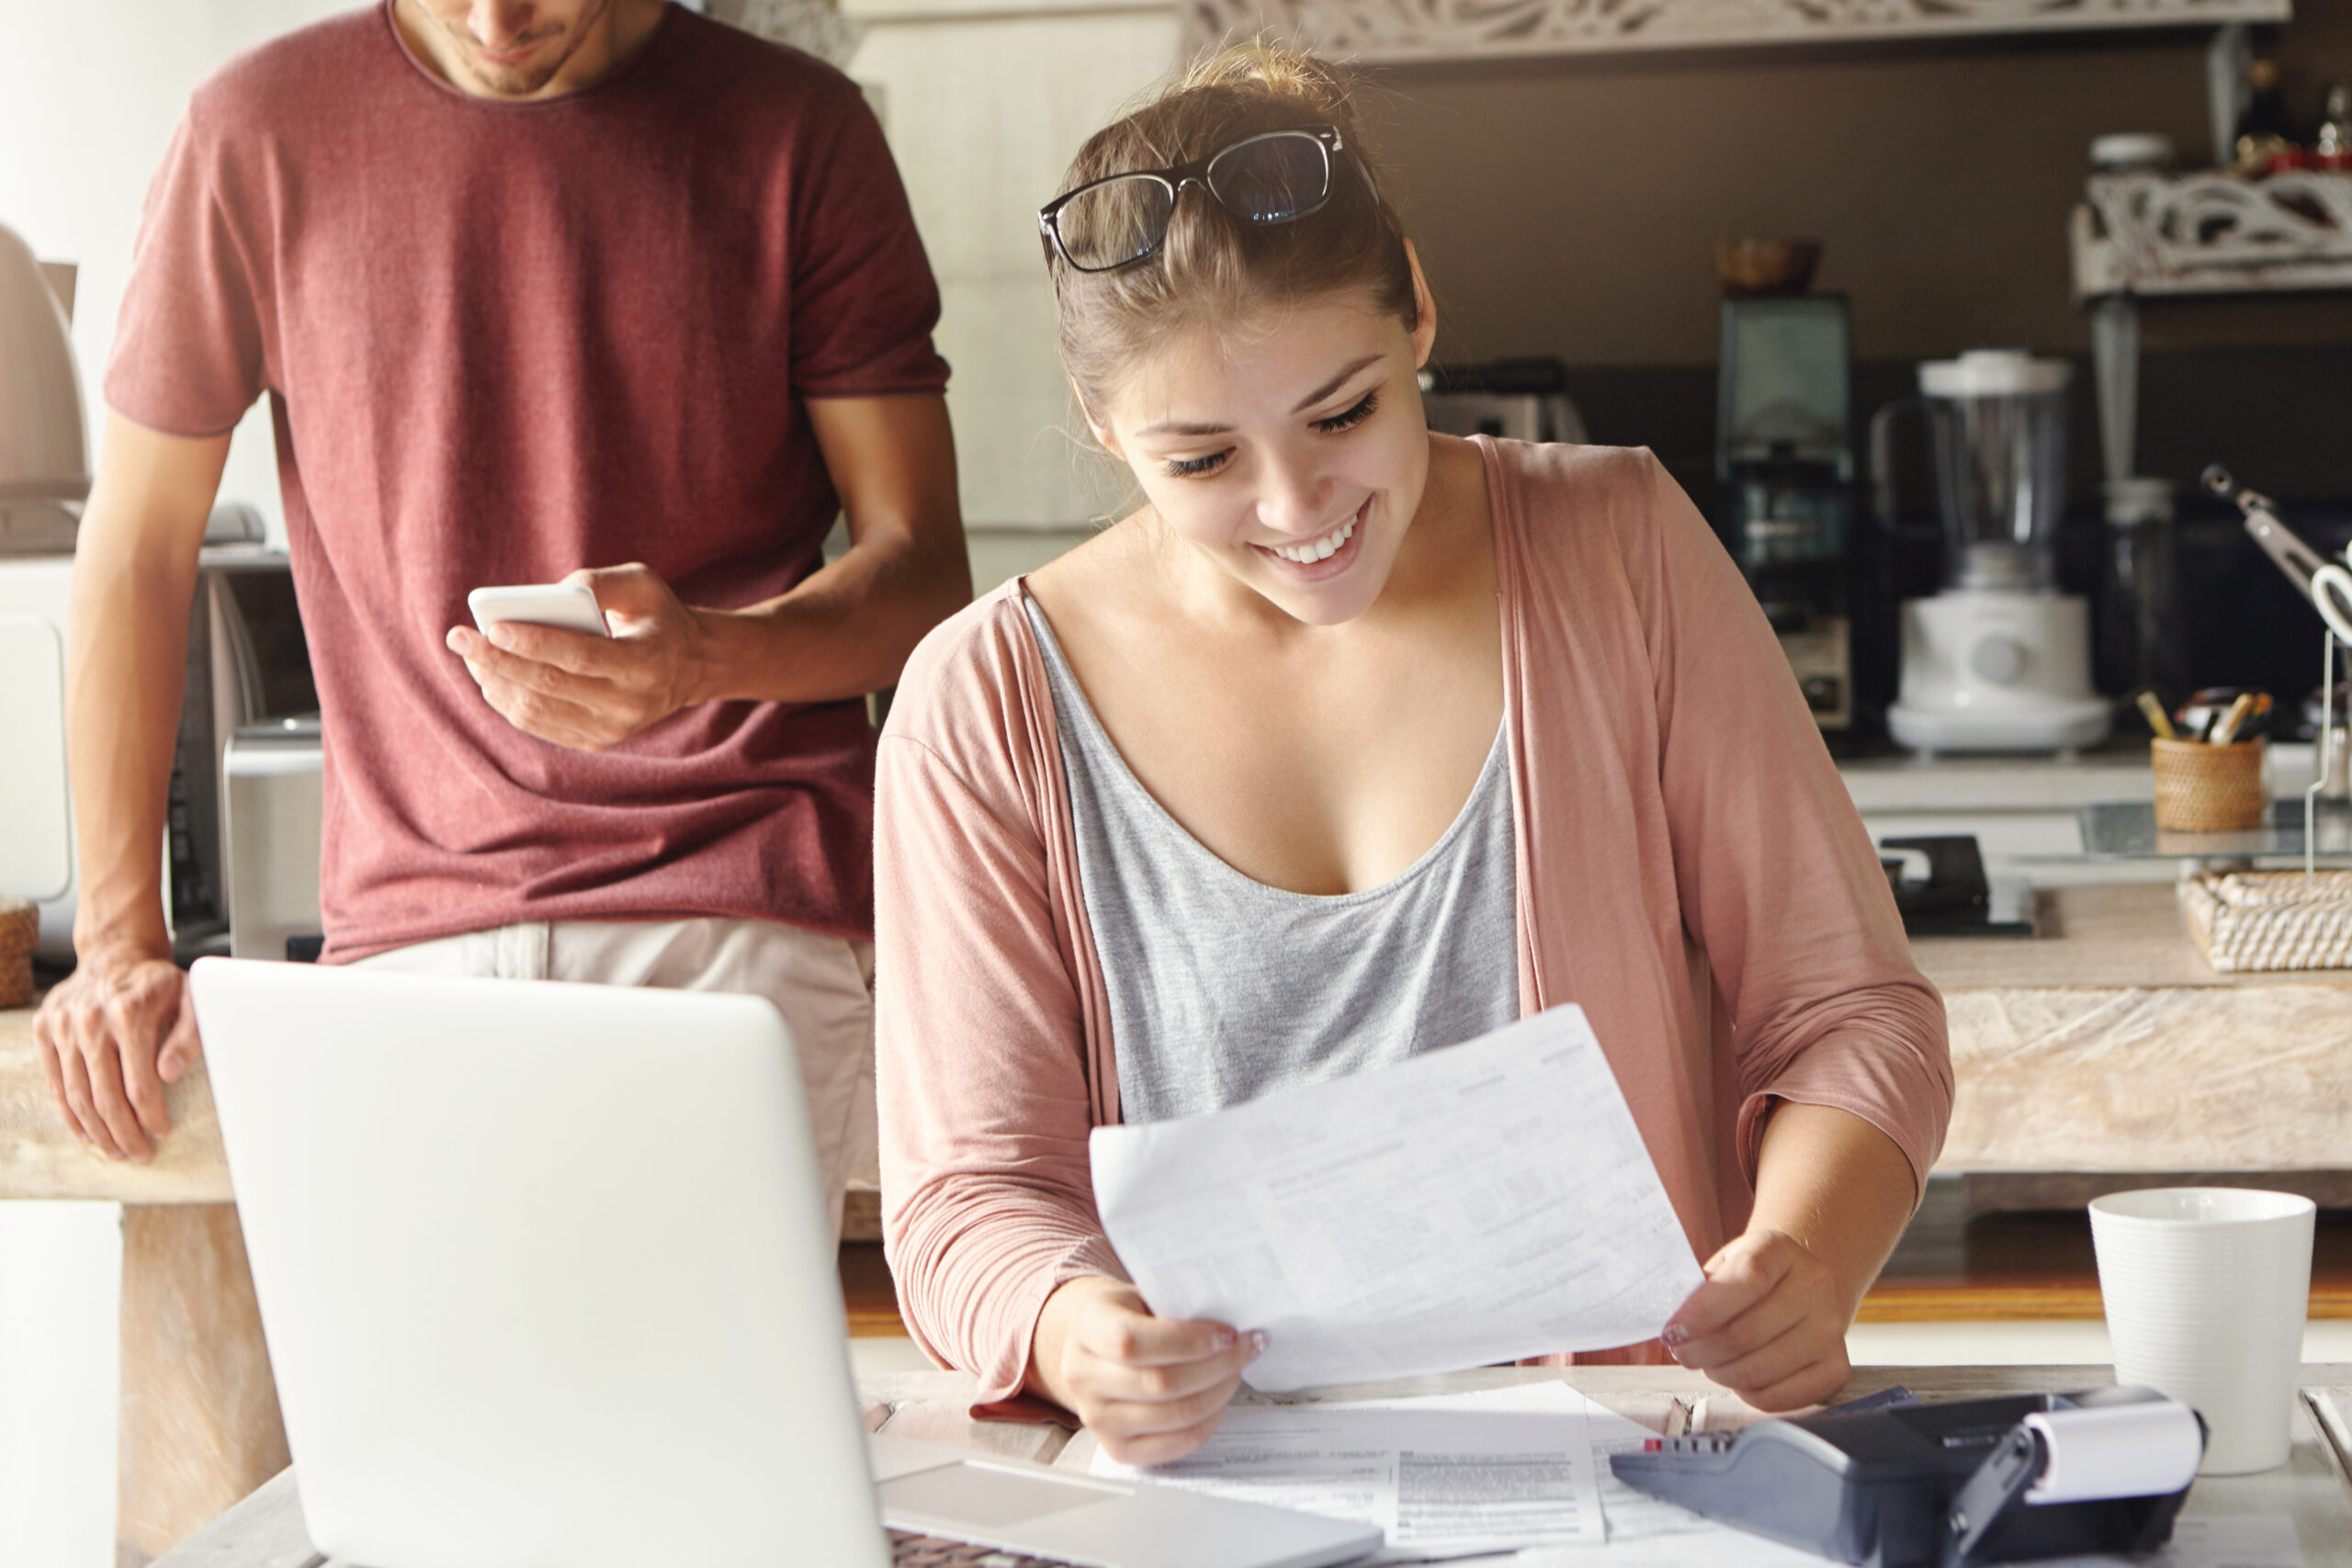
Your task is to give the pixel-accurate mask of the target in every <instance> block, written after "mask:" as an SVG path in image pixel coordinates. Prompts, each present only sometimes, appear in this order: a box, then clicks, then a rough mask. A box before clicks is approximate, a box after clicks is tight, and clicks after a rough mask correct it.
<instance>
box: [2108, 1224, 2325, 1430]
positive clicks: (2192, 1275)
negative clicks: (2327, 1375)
mask: <svg viewBox="0 0 2352 1568" xmlns="http://www.w3.org/2000/svg"><path fill="white" fill-rule="evenodd" d="M2090 1211H2091V1243H2092V1246H2093V1247H2094V1248H2095V1249H2096V1251H2097V1252H2098V1288H2099V1295H2100V1297H2101V1299H2102V1300H2103V1301H2104V1303H2105V1304H2106V1308H2107V1332H2108V1337H2109V1340H2110V1341H2111V1342H2112V1343H2113V1346H2114V1348H2115V1381H2116V1382H2119V1383H2137V1384H2142V1385H2144V1386H2147V1387H2150V1388H2154V1389H2158V1390H2161V1391H2162V1392H2164V1393H2167V1394H2170V1395H2171V1396H2172V1397H2173V1398H2175V1399H2177V1400H2179V1401H2180V1402H2181V1403H2182V1404H2186V1405H2188V1406H2189V1407H2190V1408H2192V1409H2194V1410H2195V1411H2196V1412H2197V1413H2198V1414H2199V1415H2200V1416H2204V1417H2205V1424H2206V1427H2207V1434H2206V1440H2205V1462H2204V1463H2203V1464H2202V1465H2200V1466H2199V1473H2200V1474H2205V1475H2242V1474H2245V1473H2246V1472H2251V1471H2257V1470H2268V1469H2270V1468H2272V1467H2273V1466H2275V1465H2279V1464H2284V1463H2285V1462H2286V1461H2287V1451H2288V1448H2289V1436H2288V1435H2289V1430H2290V1420H2291V1419H2292V1414H2293V1409H2294V1403H2295V1389H2296V1381H2297V1374H2298V1373H2299V1372H2300V1371H2301V1362H2302V1346H2303V1320H2304V1317H2305V1315H2306V1313H2307V1311H2308V1309H2309V1307H2310V1304H2311V1282H2312V1224H2313V1221H2314V1219H2315V1218H2316V1216H2317V1213H2318V1205H2317V1204H2315V1203H2313V1202H2312V1201H2311V1200H2310V1199H2308V1198H2300V1197H2297V1196H2295V1195H2294V1194H2293V1193H2290V1192H2259V1191H2254V1190H2245V1189H2241V1188H2233V1187H2159V1188H2153V1189H2149V1190H2144V1191H2139V1192H2114V1193H2109V1195H2108V1196H2106V1197H2104V1198H2099V1199H2095V1200H2093V1201H2092V1203H2091V1206H2090Z"/></svg>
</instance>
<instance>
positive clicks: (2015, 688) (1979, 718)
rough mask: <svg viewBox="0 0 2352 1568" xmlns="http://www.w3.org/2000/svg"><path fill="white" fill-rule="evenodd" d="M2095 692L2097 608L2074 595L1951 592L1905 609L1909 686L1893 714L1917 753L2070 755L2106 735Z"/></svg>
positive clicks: (1892, 728) (1898, 733)
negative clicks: (2092, 619) (2092, 626)
mask: <svg viewBox="0 0 2352 1568" xmlns="http://www.w3.org/2000/svg"><path fill="white" fill-rule="evenodd" d="M2112 723H2113V711H2112V709H2110V708H2109V705H2108V703H2107V700H2106V699H2105V698H2103V697H2101V696H2099V695H2098V694H2097V693H2095V692H2093V691H2092V690H2091V682H2090V607H2089V605H2088V604H2087V603H2086V601H2084V600H2082V599H2079V598H2075V597H2073V596H2071V595H2066V594H2060V593H2050V592H2031V591H2023V590H2016V589H2002V588H1948V589H1946V590H1945V591H1944V592H1941V593H1939V594H1936V595H1935V596H1934V597H1932V598H1928V599H1913V600H1910V601H1908V602H1906V603H1905V604H1904V606H1903V690H1902V693H1901V694H1900V695H1899V696H1898V697H1897V698H1896V699H1895V702H1894V705H1893V706H1891V707H1889V708H1888V709H1887V710H1886V728H1887V730H1888V732H1889V733H1890V734H1892V735H1893V736H1894V739H1895V743H1896V744H1897V745H1900V746H1905V747H1908V748H1910V749H1911V750H1915V751H2072V750H2080V749H2081V748H2083V747H2086V746H2096V745H2098V743H2099V742H2100V741H2102V740H2104V739H2107V733H2108V730H2109V728H2110V727H2111V725H2112Z"/></svg>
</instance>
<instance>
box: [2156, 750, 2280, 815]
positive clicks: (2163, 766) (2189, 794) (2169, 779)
mask: <svg viewBox="0 0 2352 1568" xmlns="http://www.w3.org/2000/svg"><path fill="white" fill-rule="evenodd" d="M2148 747H2149V750H2148V765H2149V766H2150V767H2151V768H2153V769H2154V772H2155V775H2156V826H2157V827H2159V828H2164V829H2171V830H2173V831H2176V832H2188V833H2213V832H2221V831H2225V830H2227V829H2247V828H2259V827H2261V826H2262V822H2263V818H2264V816H2265V814H2266V813H2267V812H2268V810H2269V809H2270V792H2269V790H2268V789H2267V788H2266V787H2264V784H2263V778H2262V761H2263V755H2264V751H2265V747H2264V744H2263V742H2262V741H2261V740H2260V739H2253V740H2241V741H2239V742H2238V743H2237V744H2236V745H2234V746H2207V745H2203V744H2201V743H2200V742H2198V741H2195V740H2166V739H2163V738H2162V737H2161V736H2160V737H2158V738H2156V739H2153V740H2151V741H2149V742H2148Z"/></svg>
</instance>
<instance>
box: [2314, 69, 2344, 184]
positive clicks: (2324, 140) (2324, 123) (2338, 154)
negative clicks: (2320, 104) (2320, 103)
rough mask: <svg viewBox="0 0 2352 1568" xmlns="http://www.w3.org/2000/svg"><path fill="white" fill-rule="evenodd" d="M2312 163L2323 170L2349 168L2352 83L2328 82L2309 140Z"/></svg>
mask: <svg viewBox="0 0 2352 1568" xmlns="http://www.w3.org/2000/svg"><path fill="white" fill-rule="evenodd" d="M2312 154H2313V160H2312V161H2313V162H2315V163H2316V164H2318V165H2319V166H2320V167H2321V168H2323V169H2352V83H2347V82H2335V83H2331V84H2330V85H2329V86H2328V89H2327V107H2325V108H2324V109H2322V110H2321V111H2320V127H2319V134H2318V136H2316V137H2315V138H2313V139H2312Z"/></svg>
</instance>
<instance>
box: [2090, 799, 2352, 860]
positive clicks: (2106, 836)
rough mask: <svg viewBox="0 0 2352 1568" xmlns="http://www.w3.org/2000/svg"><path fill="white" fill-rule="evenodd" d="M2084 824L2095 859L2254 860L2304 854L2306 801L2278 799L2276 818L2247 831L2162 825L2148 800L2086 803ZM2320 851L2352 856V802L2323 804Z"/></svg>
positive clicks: (2273, 809) (2323, 854) (2272, 814)
mask: <svg viewBox="0 0 2352 1568" xmlns="http://www.w3.org/2000/svg"><path fill="white" fill-rule="evenodd" d="M2075 818H2076V819H2077V820H2078V821H2079V822H2080V823H2081V825H2082V833H2083V853H2084V854H2085V855H2086V856H2088V857H2089V858H2090V859H2092V860H2248V859H2263V858H2285V857H2292V858H2294V859H2297V860H2300V859H2301V858H2302V853H2303V803H2302V801H2301V799H2293V800H2274V801H2272V802H2271V803H2270V820H2269V821H2268V822H2267V824H2266V825H2264V826H2263V827H2260V828H2251V829H2245V830H2244V831H2242V832H2223V833H2188V832H2182V831H2179V830H2177V829H2170V828H2159V827H2157V826H2156V808H2155V807H2154V805H2153V804H2152V803H2150V802H2148V801H2144V800H2134V801H2124V802H2111V803H2108V804H2103V805H2098V806H2086V807H2079V808H2078V809H2077V810H2076V812H2075ZM2316 826H2317V829H2318V831H2317V842H2316V844H2315V846H2314V852H2315V853H2316V854H2318V855H2319V856H2321V857H2322V858H2325V859H2343V858H2346V857H2352V804H2347V803H2346V802H2345V801H2341V800H2323V801H2321V802H2320V803H2319V816H2318V820H2317V823H2316Z"/></svg>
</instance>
